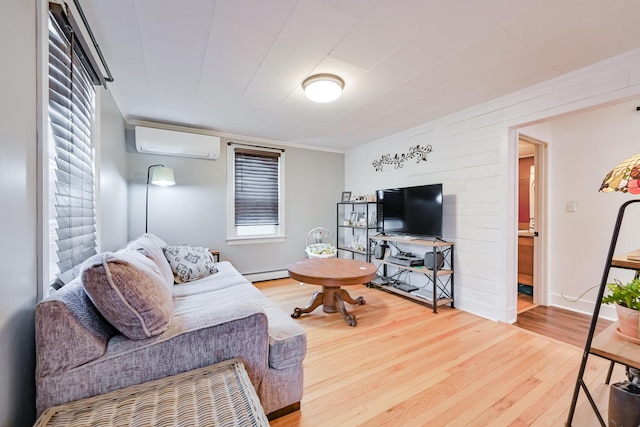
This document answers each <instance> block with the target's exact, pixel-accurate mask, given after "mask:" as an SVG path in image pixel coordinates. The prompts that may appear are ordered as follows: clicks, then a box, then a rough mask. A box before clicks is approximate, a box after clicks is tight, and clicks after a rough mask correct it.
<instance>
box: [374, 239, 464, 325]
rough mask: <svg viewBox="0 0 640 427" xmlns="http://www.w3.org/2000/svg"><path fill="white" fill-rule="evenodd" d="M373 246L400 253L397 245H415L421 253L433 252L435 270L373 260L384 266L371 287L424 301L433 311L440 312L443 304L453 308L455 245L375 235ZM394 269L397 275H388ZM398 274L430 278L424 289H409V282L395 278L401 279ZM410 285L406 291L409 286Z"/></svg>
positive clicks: (437, 241) (417, 287) (444, 242)
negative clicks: (384, 244)
mask: <svg viewBox="0 0 640 427" xmlns="http://www.w3.org/2000/svg"><path fill="white" fill-rule="evenodd" d="M371 241H372V242H373V244H372V246H374V245H376V244H381V243H386V244H388V245H389V246H392V247H393V248H395V251H396V252H400V249H399V248H398V246H397V245H402V246H405V245H406V246H413V247H417V248H420V249H421V252H420V254H421V255H422V254H425V255H426V253H425V248H426V250H427V251H429V250H430V251H431V254H432V260H435V261H434V262H433V268H432V269H429V268H427V266H418V267H411V266H406V265H401V264H397V263H394V262H393V261H392V260H390V258H388V257H386V256H385V257H384V258H383V259H379V260H372V262H374V263H378V264H379V267H382V274H381V275H380V277H378V278H376V279H375V280H372V281H371V283H370V284H371V285H372V286H375V287H377V288H379V289H382V290H385V291H387V292H391V293H395V294H398V295H402V296H404V297H407V298H409V299H412V300H414V301H418V302H421V303H423V304H426V305H429V306H431V307H432V308H433V312H434V313H437V312H438V307H439V306H441V305H447V304H448V305H450V306H451V307H454V283H453V242H446V241H442V240H423V239H406V238H403V237H394V236H380V235H377V236H372V237H371ZM439 257H441V258H442V265H439V263H438V261H437V260H438V259H439ZM389 268H392V269H394V270H395V271H396V273H394V274H392V273H390V272H389ZM397 271H401V272H410V273H418V274H420V275H423V276H424V277H425V278H426V279H427V282H428V283H427V284H425V285H424V286H422V287H419V286H410V285H409V284H408V283H406V282H404V281H402V280H398V279H395V277H397V276H398V273H397ZM407 285H409V287H408V288H407V287H406V286H407Z"/></svg>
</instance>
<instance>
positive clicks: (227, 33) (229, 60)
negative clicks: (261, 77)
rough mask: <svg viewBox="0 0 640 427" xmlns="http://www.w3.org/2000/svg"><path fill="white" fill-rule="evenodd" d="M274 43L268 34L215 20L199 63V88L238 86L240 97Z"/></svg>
mask: <svg viewBox="0 0 640 427" xmlns="http://www.w3.org/2000/svg"><path fill="white" fill-rule="evenodd" d="M274 40H275V37H274V36H273V35H271V34H267V33H264V32H262V31H259V30H255V29H253V28H251V27H247V26H245V25H241V24H238V23H236V22H234V21H230V20H228V19H226V18H223V17H216V18H215V19H214V23H213V26H212V30H211V34H210V35H209V42H208V44H207V52H206V54H205V58H204V61H203V63H202V75H203V77H202V80H201V86H202V87H213V86H216V87H217V86H228V85H233V86H238V87H241V88H242V89H241V92H240V95H242V92H244V89H245V88H246V86H247V85H248V84H249V82H250V81H251V78H252V77H253V75H254V74H255V73H256V71H257V70H258V67H259V66H260V64H261V63H262V62H263V61H264V58H265V56H266V55H267V53H268V52H269V49H270V48H271V45H272V43H273V42H274ZM238 52H242V55H238ZM238 98H239V97H238Z"/></svg>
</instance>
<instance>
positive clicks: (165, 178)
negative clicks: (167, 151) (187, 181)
mask: <svg viewBox="0 0 640 427" xmlns="http://www.w3.org/2000/svg"><path fill="white" fill-rule="evenodd" d="M149 182H150V183H151V184H153V185H160V186H162V187H166V186H168V185H174V184H175V183H176V179H175V178H174V176H173V169H171V168H168V167H165V166H156V167H152V168H151V177H150V179H149Z"/></svg>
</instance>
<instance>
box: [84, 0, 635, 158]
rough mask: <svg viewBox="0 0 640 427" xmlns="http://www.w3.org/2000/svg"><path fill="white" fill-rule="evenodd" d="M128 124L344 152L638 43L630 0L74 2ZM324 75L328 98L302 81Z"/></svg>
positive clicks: (121, 0)
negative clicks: (339, 86)
mask: <svg viewBox="0 0 640 427" xmlns="http://www.w3.org/2000/svg"><path fill="white" fill-rule="evenodd" d="M81 5H82V7H83V9H84V12H85V14H86V15H87V18H88V21H89V23H90V25H91V28H92V30H93V32H94V33H95V35H96V38H97V41H98V43H99V45H100V48H101V49H102V51H103V53H104V56H105V59H106V61H107V63H108V65H109V68H110V69H111V72H112V74H113V76H114V78H115V81H114V82H113V83H110V84H108V87H109V88H110V90H112V92H113V93H114V96H115V98H116V100H117V102H118V104H119V106H120V108H121V110H122V112H123V114H124V116H125V117H126V118H127V119H143V120H151V121H157V122H165V123H171V124H179V125H185V126H191V127H199V128H204V129H213V130H216V131H219V132H224V133H231V134H238V135H245V136H250V137H258V138H265V139H273V140H280V141H286V142H295V143H300V144H307V145H315V146H320V147H326V148H337V149H349V148H351V147H354V146H356V145H359V144H363V143H366V142H369V141H372V140H375V139H378V138H381V137H383V136H386V135H390V134H393V133H396V132H399V131H402V130H405V129H407V128H410V127H413V126H416V125H419V124H421V123H425V122H427V121H430V120H433V119H436V118H439V117H442V116H445V115H447V114H450V113H453V112H456V111H459V110H462V109H465V108H468V107H471V106H473V105H476V104H479V103H481V102H483V101H488V100H490V99H493V98H497V97H500V96H502V95H505V94H508V93H510V92H513V91H515V90H518V89H521V88H524V87H527V86H530V85H532V84H535V83H538V82H541V81H544V80H547V79H550V78H553V77H556V76H559V75H562V74H565V73H568V72H570V71H573V70H576V69H578V68H581V67H584V66H586V65H589V64H592V63H594V62H598V61H601V60H603V59H606V58H609V57H612V56H615V55H617V54H620V53H622V52H625V51H628V50H631V49H633V48H636V47H639V46H640V25H638V17H640V1H638V0H182V1H175V0H174V1H167V0H109V1H105V0H81ZM315 73H333V74H337V75H339V76H340V77H342V78H343V79H344V81H345V83H346V86H345V90H344V93H343V95H342V97H341V98H340V99H338V100H337V101H335V102H333V103H330V104H316V103H313V102H311V101H309V100H307V99H306V98H305V97H304V94H303V92H302V88H301V86H300V84H301V82H302V81H303V80H304V79H305V78H306V77H308V76H310V75H312V74H315Z"/></svg>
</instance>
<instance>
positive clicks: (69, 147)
mask: <svg viewBox="0 0 640 427" xmlns="http://www.w3.org/2000/svg"><path fill="white" fill-rule="evenodd" d="M70 35H71V36H70V39H68V38H67V36H65V34H64V33H63V31H61V29H60V27H59V26H58V24H57V22H56V20H55V19H54V18H53V17H52V16H50V18H49V136H50V138H51V140H50V144H49V150H50V153H49V159H50V160H49V169H50V173H49V176H50V177H52V178H53V180H54V185H50V193H49V206H50V207H51V209H50V210H49V214H50V221H49V223H50V224H55V233H49V236H50V239H54V240H55V246H56V247H57V250H56V253H55V255H56V256H55V259H53V260H52V261H53V262H55V264H53V262H50V270H52V271H50V275H49V276H50V278H51V280H52V281H53V282H54V283H52V286H53V287H54V288H59V287H61V286H64V285H65V284H67V283H69V282H70V281H71V280H73V278H74V277H76V276H77V275H78V273H79V268H80V265H81V263H82V262H83V261H84V260H86V259H87V258H89V257H90V256H91V255H93V254H95V253H96V212H95V181H94V147H93V142H92V139H91V132H92V128H93V122H94V111H95V89H94V87H93V84H92V81H91V79H90V78H89V76H88V74H87V72H86V70H85V69H84V67H83V66H82V64H81V63H80V60H79V59H78V57H77V55H76V53H75V51H74V43H76V40H75V37H74V33H73V32H71V33H70ZM54 219H55V221H54ZM51 243H53V242H51ZM52 264H53V265H52ZM54 274H55V279H54V277H53V276H54Z"/></svg>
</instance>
